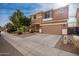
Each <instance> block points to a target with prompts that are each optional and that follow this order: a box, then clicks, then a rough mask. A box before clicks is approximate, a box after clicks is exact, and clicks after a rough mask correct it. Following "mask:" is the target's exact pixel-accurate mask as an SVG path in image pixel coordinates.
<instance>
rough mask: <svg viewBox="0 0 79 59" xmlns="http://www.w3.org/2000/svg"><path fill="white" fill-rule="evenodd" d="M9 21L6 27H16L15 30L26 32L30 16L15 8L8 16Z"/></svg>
mask: <svg viewBox="0 0 79 59" xmlns="http://www.w3.org/2000/svg"><path fill="white" fill-rule="evenodd" d="M10 21H11V23H8V24H7V25H6V27H7V28H8V29H14V28H16V29H17V32H21V33H23V32H26V31H28V27H29V25H30V24H31V18H28V17H26V16H25V15H24V13H23V12H22V11H20V10H17V11H16V12H14V13H13V14H12V16H10Z"/></svg>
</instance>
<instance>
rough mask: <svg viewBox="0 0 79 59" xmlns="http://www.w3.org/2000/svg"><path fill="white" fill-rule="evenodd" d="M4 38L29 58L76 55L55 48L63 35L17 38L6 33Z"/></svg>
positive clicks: (3, 33) (37, 34)
mask: <svg viewBox="0 0 79 59" xmlns="http://www.w3.org/2000/svg"><path fill="white" fill-rule="evenodd" d="M2 36H3V37H4V39H5V40H7V41H8V42H9V43H10V44H11V45H12V46H14V47H15V48H16V49H17V50H18V51H19V52H21V53H22V54H23V55H25V56H27V55H29V56H63V55H64V56H69V55H70V56H71V55H73V56H74V55H76V54H72V53H70V52H66V51H63V50H60V49H57V48H55V47H54V46H55V44H56V43H57V42H58V40H59V39H60V38H61V35H49V34H39V33H36V34H34V35H32V36H29V37H24V38H21V37H17V36H13V35H11V34H8V33H6V32H2Z"/></svg>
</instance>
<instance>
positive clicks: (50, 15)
mask: <svg viewBox="0 0 79 59" xmlns="http://www.w3.org/2000/svg"><path fill="white" fill-rule="evenodd" d="M67 20H68V6H64V7H61V8H57V9H51V10H48V11H42V12H38V13H36V14H33V15H32V26H33V29H34V31H35V32H38V31H39V29H41V31H42V33H48V34H62V29H65V28H67V26H68V24H67Z"/></svg>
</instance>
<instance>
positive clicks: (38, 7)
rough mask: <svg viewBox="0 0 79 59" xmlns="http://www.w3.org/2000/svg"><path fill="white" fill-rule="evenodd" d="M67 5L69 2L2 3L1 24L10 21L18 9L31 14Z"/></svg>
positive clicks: (0, 11)
mask: <svg viewBox="0 0 79 59" xmlns="http://www.w3.org/2000/svg"><path fill="white" fill-rule="evenodd" d="M65 5H67V3H66V4H65V3H62V4H59V3H57V4H56V3H0V26H4V25H5V24H6V23H8V22H9V17H10V16H11V15H12V14H13V12H15V11H16V10H17V9H19V10H21V11H23V13H24V14H25V16H30V15H32V14H34V13H37V12H40V11H46V10H50V9H56V8H60V7H63V6H65Z"/></svg>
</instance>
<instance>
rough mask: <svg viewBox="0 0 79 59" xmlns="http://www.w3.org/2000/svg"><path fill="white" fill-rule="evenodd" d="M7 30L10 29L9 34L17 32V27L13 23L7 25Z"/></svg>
mask: <svg viewBox="0 0 79 59" xmlns="http://www.w3.org/2000/svg"><path fill="white" fill-rule="evenodd" d="M6 28H7V29H8V30H7V31H8V32H13V31H16V28H15V26H14V25H13V24H11V23H7V24H6Z"/></svg>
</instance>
